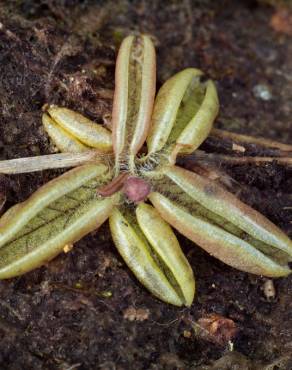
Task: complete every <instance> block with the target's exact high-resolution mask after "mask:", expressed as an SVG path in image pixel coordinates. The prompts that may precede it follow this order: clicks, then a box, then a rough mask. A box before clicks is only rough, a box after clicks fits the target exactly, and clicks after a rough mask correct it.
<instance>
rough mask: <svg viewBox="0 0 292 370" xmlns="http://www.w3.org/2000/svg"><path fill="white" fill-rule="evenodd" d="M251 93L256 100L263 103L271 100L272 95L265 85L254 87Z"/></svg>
mask: <svg viewBox="0 0 292 370" xmlns="http://www.w3.org/2000/svg"><path fill="white" fill-rule="evenodd" d="M252 91H253V94H254V96H255V97H256V98H258V99H261V100H264V101H269V100H271V99H272V93H271V91H270V89H269V87H268V86H267V85H264V84H258V85H255V86H254V88H253V89H252Z"/></svg>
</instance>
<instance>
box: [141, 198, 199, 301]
mask: <svg viewBox="0 0 292 370" xmlns="http://www.w3.org/2000/svg"><path fill="white" fill-rule="evenodd" d="M136 216H137V221H138V224H139V226H140V228H141V230H142V232H143V233H144V235H145V236H146V238H147V240H148V242H149V243H150V245H151V247H152V251H153V253H155V255H156V256H157V257H156V258H157V260H158V261H160V264H161V265H162V266H164V268H163V270H164V271H168V274H167V276H168V279H169V281H170V282H172V285H173V286H174V287H175V289H176V291H177V292H178V294H179V295H180V297H181V299H182V301H183V302H184V303H185V305H186V306H190V305H191V304H192V302H193V299H194V293H195V280H194V275H193V271H192V268H191V266H190V265H189V263H188V261H187V259H186V257H185V255H184V254H183V252H182V250H181V248H180V245H179V243H178V241H177V238H176V236H175V234H174V232H173V231H172V229H171V227H170V226H169V225H168V224H167V223H166V222H165V221H164V220H163V219H162V218H161V216H160V215H159V213H158V212H157V211H156V210H155V209H154V208H153V207H152V206H150V205H149V204H145V203H140V204H139V205H138V207H137V209H136Z"/></svg>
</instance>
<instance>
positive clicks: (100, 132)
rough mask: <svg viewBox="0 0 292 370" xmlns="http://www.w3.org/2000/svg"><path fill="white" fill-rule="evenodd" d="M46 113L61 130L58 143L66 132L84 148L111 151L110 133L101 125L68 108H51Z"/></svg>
mask: <svg viewBox="0 0 292 370" xmlns="http://www.w3.org/2000/svg"><path fill="white" fill-rule="evenodd" d="M47 113H48V114H49V115H50V117H51V119H52V120H53V122H54V123H55V124H56V125H58V126H60V127H61V128H62V129H63V130H60V135H61V136H60V137H59V139H58V141H61V138H62V137H63V136H64V134H65V133H66V132H67V133H68V134H69V137H70V136H73V137H75V138H76V139H77V143H78V142H81V143H82V144H84V145H85V146H88V147H92V148H96V149H98V150H100V151H102V152H106V153H107V152H111V151H112V136H111V132H110V131H109V130H107V129H106V128H104V127H103V126H102V125H100V124H97V123H95V122H92V121H90V120H89V119H88V118H86V117H84V116H83V115H82V114H80V113H77V112H74V111H73V110H71V109H68V108H63V107H57V106H51V107H50V108H49V109H48V111H47ZM55 129H56V127H55ZM51 131H52V128H51ZM64 131H65V133H64ZM54 136H55V139H56V138H57V135H56V134H55V135H54ZM67 137H68V135H67Z"/></svg>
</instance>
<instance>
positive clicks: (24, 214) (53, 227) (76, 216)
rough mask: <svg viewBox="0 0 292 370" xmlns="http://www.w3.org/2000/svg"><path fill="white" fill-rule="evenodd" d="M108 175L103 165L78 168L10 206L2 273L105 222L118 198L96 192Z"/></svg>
mask: <svg viewBox="0 0 292 370" xmlns="http://www.w3.org/2000/svg"><path fill="white" fill-rule="evenodd" d="M110 176H111V173H110V172H109V170H108V168H107V167H106V166H104V165H85V166H82V167H78V168H75V169H73V170H71V171H69V172H67V173H65V174H64V175H62V176H60V177H58V178H57V179H54V180H52V181H50V182H49V183H47V184H46V185H44V186H43V187H41V188H40V189H39V190H38V191H36V192H35V193H34V194H33V195H32V196H31V197H30V198H29V199H28V200H26V201H25V202H23V203H20V204H17V205H16V206H14V207H12V208H11V209H10V210H8V211H7V212H6V213H5V214H4V215H3V217H2V218H1V219H0V278H1V279H5V278H9V277H13V276H17V275H20V274H23V273H25V272H27V271H30V270H32V269H34V268H36V267H39V266H40V265H42V264H43V263H45V262H47V261H48V260H50V259H52V258H53V257H55V256H56V255H57V254H58V253H60V252H61V251H62V250H63V248H64V247H65V245H66V244H71V243H73V242H75V241H77V240H79V239H80V238H82V237H83V236H84V235H86V234H87V233H89V232H91V231H93V230H94V229H96V228H97V227H98V226H99V225H100V224H101V223H103V222H104V221H105V220H106V219H107V218H108V216H109V214H110V212H111V210H112V208H113V206H114V204H116V202H118V198H119V196H118V195H114V196H112V197H109V198H105V199H101V198H100V197H99V196H98V195H97V188H98V187H99V186H101V184H103V183H104V182H105V181H106V180H108V179H109V178H110Z"/></svg>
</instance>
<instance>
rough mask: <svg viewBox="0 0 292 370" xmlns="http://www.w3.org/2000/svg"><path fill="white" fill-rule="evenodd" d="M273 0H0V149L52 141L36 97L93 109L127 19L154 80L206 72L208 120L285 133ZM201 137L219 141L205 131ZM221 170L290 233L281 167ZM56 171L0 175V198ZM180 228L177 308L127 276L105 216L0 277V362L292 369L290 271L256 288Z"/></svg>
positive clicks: (32, 150) (283, 35)
mask: <svg viewBox="0 0 292 370" xmlns="http://www.w3.org/2000/svg"><path fill="white" fill-rule="evenodd" d="M274 3H275V2H274ZM284 3H285V2H284ZM278 11H279V10H278V9H277V8H275V7H272V6H270V5H267V3H265V2H259V3H257V2H256V1H252V0H250V1H231V0H230V1H228V0H226V1H218V2H217V1H216V2H215V1H214V2H213V1H206V0H205V1H204V0H197V1H195V0H193V1H192V0H189V1H188V0H186V1H155V0H152V1H129V0H118V1H108V2H106V1H96V2H94V1H88V0H86V1H81V0H80V1H77V0H71V1H70V0H68V1H66V0H63V1H54V0H47V1H45V0H43V1H41V2H34V1H29V0H27V1H21V0H20V1H19V0H15V1H2V2H1V4H0V22H1V23H0V76H1V78H0V107H1V115H0V122H1V125H0V155H1V159H8V158H16V157H24V156H33V155H39V154H48V153H51V152H53V148H52V146H51V145H50V142H49V140H48V138H47V136H46V135H45V134H44V131H43V129H42V127H41V114H42V111H41V109H42V106H43V105H44V104H45V103H56V104H60V105H65V106H67V107H70V108H73V109H75V110H77V111H79V112H81V113H84V114H85V115H86V116H88V117H90V118H93V119H95V120H96V121H99V122H102V121H104V122H106V121H107V120H108V118H109V114H110V112H111V105H112V95H113V88H114V80H113V77H114V66H115V54H116V50H117V48H118V46H119V43H120V41H121V40H122V38H123V37H124V36H125V35H127V34H128V33H130V32H132V31H140V32H146V33H149V34H151V35H152V36H153V37H154V39H155V40H156V47H157V51H158V85H161V83H162V82H163V81H165V79H167V78H168V77H170V76H171V75H172V74H173V73H175V72H177V71H179V70H181V69H182V68H185V67H188V66H195V67H199V68H201V69H203V70H204V71H205V72H206V74H207V75H208V76H209V77H211V78H213V79H214V80H216V81H217V86H218V90H219V94H220V101H221V111H220V116H219V118H218V120H217V127H219V128H224V129H228V130H230V131H234V132H239V133H245V134H250V135H254V136H258V135H262V136H265V137H267V138H272V139H274V140H278V141H282V142H286V143H289V142H290V143H291V141H292V140H291V139H292V129H291V116H292V104H291V101H292V80H291V75H292V40H291V37H290V36H289V35H288V34H289V32H287V31H285V30H286V28H284V31H283V30H282V32H280V31H281V29H280V30H278V32H277V30H276V29H277V27H275V23H271V19H272V17H273V16H274V15H275V14H277V12H278ZM281 11H282V12H283V8H282V10H281ZM284 12H286V13H287V14H288V15H289V14H290V13H289V12H291V8H290V10H289V7H287V8H284ZM290 16H291V14H290ZM272 25H273V26H272ZM275 28H276V29H275ZM203 149H204V150H206V151H208V152H213V153H214V152H218V153H229V154H232V151H230V149H228V147H227V145H224V143H223V142H221V141H220V140H214V139H212V138H210V139H208V140H207V142H206V143H205V144H204V146H203ZM252 150H253V153H252V154H253V155H257V154H258V155H261V154H263V152H261V149H260V148H257V147H253V148H252ZM220 170H221V171H222V170H224V171H226V172H227V173H228V175H229V176H231V177H232V178H234V179H235V181H236V182H235V183H236V185H237V188H238V189H239V190H240V191H239V193H238V194H239V196H240V197H241V198H242V199H244V201H245V202H247V203H249V204H251V205H252V206H253V207H254V208H256V209H258V210H260V211H261V212H262V213H264V214H265V215H266V216H268V217H269V218H270V219H271V220H272V221H273V222H275V223H276V224H277V225H279V226H280V227H281V228H282V229H283V230H284V231H285V232H287V233H288V234H290V235H292V223H291V220H292V217H291V199H292V197H291V187H292V176H291V172H292V170H291V168H290V169H289V168H288V167H287V166H280V165H277V164H276V163H270V164H268V165H261V166H255V165H245V166H243V165H240V166H239V165H237V166H234V165H233V166H231V165H227V164H224V163H222V164H221V168H220ZM56 175H57V172H56V171H55V172H52V171H45V172H42V173H38V174H29V175H21V176H9V177H8V176H7V177H5V178H1V179H0V180H1V182H0V184H1V189H0V190H1V191H4V190H5V191H6V193H7V202H6V205H5V209H7V208H8V207H9V206H11V205H12V204H15V203H17V202H19V201H21V200H24V199H25V198H27V197H28V195H29V194H31V193H32V191H34V190H35V189H37V188H38V187H39V186H40V185H41V184H43V183H45V182H46V181H48V180H49V179H51V178H52V177H54V176H56ZM289 192H290V194H289ZM289 207H290V208H289ZM179 239H180V242H181V244H182V246H183V249H184V251H185V253H186V255H187V257H188V259H189V261H190V263H191V265H192V266H193V269H194V272H195V276H196V279H197V294H196V299H195V302H194V303H193V305H192V307H191V308H190V309H186V308H184V309H178V308H175V307H171V306H169V305H166V304H164V303H162V302H160V301H158V300H157V299H155V298H154V297H152V296H151V295H150V294H149V293H148V292H147V291H146V290H145V289H144V288H143V287H142V286H141V285H139V283H138V282H137V281H136V280H135V278H134V277H133V275H132V274H131V273H130V271H129V270H128V268H127V267H126V266H125V264H124V263H123V261H122V259H121V258H120V257H119V255H118V253H117V251H116V250H115V247H114V245H113V243H112V240H111V238H110V236H109V231H108V226H107V225H104V226H103V227H102V228H101V229H100V230H99V231H98V232H97V233H95V234H93V235H88V236H87V237H85V238H84V239H83V240H81V241H80V242H79V243H77V244H76V245H75V247H74V249H73V250H72V251H71V252H70V253H68V254H66V255H65V254H63V255H60V256H59V257H58V258H56V259H55V260H53V261H52V262H51V263H49V264H48V265H47V266H44V267H42V268H40V269H38V270H36V271H33V272H31V273H29V274H26V275H25V276H23V277H19V278H16V279H11V280H8V281H3V282H1V283H0V335H1V339H2V340H1V341H0V368H1V370H2V369H4V370H6V369H7V370H8V369H9V370H12V369H13V370H16V369H17V370H18V369H19V370H20V369H21V370H22V369H33V370H34V369H58V370H59V369H60V370H65V369H67V370H69V369H80V370H81V369H82V370H85V369H86V370H87V369H103V370H114V369H117V370H128V369H135V370H140V369H141V370H142V369H145V370H148V369H151V370H156V369H157V370H160V369H199V370H203V369H205V370H207V369H209V370H210V369H222V370H224V369H239V370H241V369H251V370H254V369H258V370H262V369H266V370H268V369H270V370H276V369H282V370H289V369H292V359H291V352H292V330H291V329H292V316H291V315H292V301H291V291H292V288H291V278H286V279H277V280H275V281H274V286H275V291H276V294H275V297H272V298H270V299H269V298H268V297H267V296H266V295H265V293H264V285H265V283H266V279H265V278H261V277H256V276H253V275H250V274H246V273H243V272H239V271H236V270H234V269H232V268H230V267H228V266H226V265H224V264H223V263H221V262H219V261H217V260H215V259H213V258H212V257H210V256H209V255H207V253H205V252H204V251H202V250H201V249H200V248H198V247H197V246H195V245H194V244H192V243H191V242H189V241H188V240H186V239H184V238H183V237H179ZM211 313H216V314H217V315H221V316H223V317H225V318H227V319H230V320H232V321H233V322H234V323H235V326H236V328H237V335H236V337H235V338H234V339H232V340H231V342H230V343H229V344H228V343H226V342H225V343H224V344H222V343H221V344H218V343H216V338H210V337H206V335H205V333H203V332H202V331H201V330H198V319H200V318H202V317H203V318H204V317H206V316H207V315H209V314H211ZM232 349H233V351H231V350H232Z"/></svg>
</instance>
